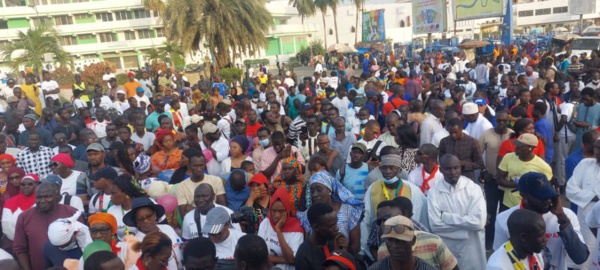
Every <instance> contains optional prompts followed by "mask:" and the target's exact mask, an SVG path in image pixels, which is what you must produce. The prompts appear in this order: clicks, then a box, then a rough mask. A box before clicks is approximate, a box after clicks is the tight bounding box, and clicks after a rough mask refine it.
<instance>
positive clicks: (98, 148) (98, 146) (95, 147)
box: [85, 143, 104, 152]
mask: <svg viewBox="0 0 600 270" xmlns="http://www.w3.org/2000/svg"><path fill="white" fill-rule="evenodd" d="M85 151H86V152H89V151H98V152H104V146H102V145H101V144H99V143H92V144H90V145H88V147H87V149H86V150H85Z"/></svg>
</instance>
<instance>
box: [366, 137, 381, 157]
mask: <svg viewBox="0 0 600 270" xmlns="http://www.w3.org/2000/svg"><path fill="white" fill-rule="evenodd" d="M380 145H381V141H377V142H376V143H375V146H373V148H372V149H367V152H366V153H365V157H364V158H363V161H364V162H367V161H369V159H371V160H372V161H378V160H379V157H378V156H377V149H379V146H380Z"/></svg>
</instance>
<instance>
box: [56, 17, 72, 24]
mask: <svg viewBox="0 0 600 270" xmlns="http://www.w3.org/2000/svg"><path fill="white" fill-rule="evenodd" d="M54 23H55V25H67V24H73V17H71V16H56V17H54Z"/></svg>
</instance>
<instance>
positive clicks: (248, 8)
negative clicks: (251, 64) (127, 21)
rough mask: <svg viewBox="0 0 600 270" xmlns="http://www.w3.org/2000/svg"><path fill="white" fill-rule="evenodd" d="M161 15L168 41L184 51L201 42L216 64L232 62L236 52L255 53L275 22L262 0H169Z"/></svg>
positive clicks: (192, 49) (241, 53) (265, 41)
mask: <svg viewBox="0 0 600 270" xmlns="http://www.w3.org/2000/svg"><path fill="white" fill-rule="evenodd" d="M160 16H161V19H162V21H163V23H164V25H165V32H166V36H167V39H168V40H171V41H173V42H176V43H178V44H180V46H181V48H182V49H183V51H184V52H191V51H197V50H199V49H200V42H202V43H203V44H204V47H206V48H207V49H208V50H209V51H210V52H212V53H213V54H214V57H215V64H216V66H217V67H223V66H225V65H226V64H228V63H231V60H232V54H233V53H234V52H235V53H236V54H237V55H254V54H255V53H257V52H258V51H259V50H260V49H261V48H263V47H266V46H267V45H268V42H267V38H266V37H265V36H266V35H267V34H268V32H269V29H271V27H273V25H274V23H273V18H272V17H271V14H270V13H269V11H268V10H267V9H266V8H265V4H264V2H263V1H248V0H203V1H197V0H170V1H168V2H167V4H166V6H165V9H164V11H163V12H161V13H160Z"/></svg>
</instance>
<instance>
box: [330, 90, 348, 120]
mask: <svg viewBox="0 0 600 270" xmlns="http://www.w3.org/2000/svg"><path fill="white" fill-rule="evenodd" d="M331 104H333V106H335V107H336V108H338V110H339V115H341V116H344V117H345V116H346V115H347V114H348V105H350V100H348V97H346V89H345V88H338V89H337V96H336V97H335V98H334V99H333V100H332V101H331Z"/></svg>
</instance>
